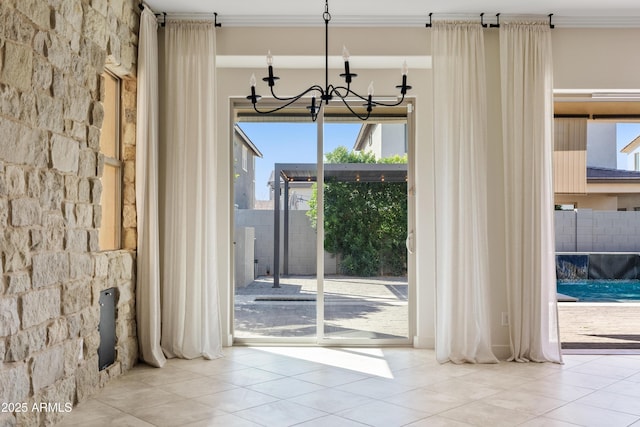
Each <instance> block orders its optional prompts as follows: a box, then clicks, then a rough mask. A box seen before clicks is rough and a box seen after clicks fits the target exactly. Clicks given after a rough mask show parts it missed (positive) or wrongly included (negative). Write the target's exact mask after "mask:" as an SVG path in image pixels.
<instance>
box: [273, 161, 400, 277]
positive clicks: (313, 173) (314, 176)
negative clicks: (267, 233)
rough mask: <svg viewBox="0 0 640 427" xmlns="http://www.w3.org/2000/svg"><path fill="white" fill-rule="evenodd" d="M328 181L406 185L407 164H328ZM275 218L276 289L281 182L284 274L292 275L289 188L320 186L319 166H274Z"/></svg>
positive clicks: (278, 263) (298, 164)
mask: <svg viewBox="0 0 640 427" xmlns="http://www.w3.org/2000/svg"><path fill="white" fill-rule="evenodd" d="M322 169H323V174H324V180H325V181H328V180H334V181H338V182H406V181H407V164H406V163H402V164H396V163H394V164H384V163H325V164H323V165H322ZM273 176H274V184H273V187H274V194H273V198H274V207H273V210H274V215H273V217H274V218H273V221H274V223H273V256H274V262H273V287H274V288H279V287H280V243H281V242H280V240H281V239H280V187H281V186H280V185H279V184H280V183H279V182H278V181H279V180H280V179H281V180H282V181H283V185H282V190H283V191H284V198H283V203H284V209H283V214H284V233H283V237H284V242H283V265H282V267H283V268H282V269H283V274H285V275H288V274H289V185H290V183H292V182H317V180H318V168H317V165H316V164H315V163H276V164H275V165H274V174H273Z"/></svg>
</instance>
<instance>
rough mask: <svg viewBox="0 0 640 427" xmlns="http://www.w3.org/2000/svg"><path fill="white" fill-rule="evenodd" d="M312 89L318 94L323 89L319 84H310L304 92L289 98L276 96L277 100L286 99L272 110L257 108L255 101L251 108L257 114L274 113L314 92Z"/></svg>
mask: <svg viewBox="0 0 640 427" xmlns="http://www.w3.org/2000/svg"><path fill="white" fill-rule="evenodd" d="M314 91H316V92H320V94H322V93H323V90H322V88H321V87H320V86H318V85H314V86H311V87H310V88H309V89H307V90H305V91H304V92H302V93H301V94H299V95H296V96H292V97H289V98H286V99H285V98H282V99H280V98H277V97H276V99H278V100H279V101H286V102H285V103H284V104H282V105H281V106H279V107H276V108H274V109H272V110H258V107H257V105H256V104H257V103H254V104H253V109H254V110H255V112H256V113H259V114H271V113H275V112H277V111H280V110H283V109H285V108H287V107H289V106H290V105H292V104H293V103H295V102H296V101H299V100H300V99H301V98H302V97H303V96H305V95H306V94H308V93H309V92H314ZM274 97H275V95H274Z"/></svg>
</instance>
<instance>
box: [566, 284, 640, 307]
mask: <svg viewBox="0 0 640 427" xmlns="http://www.w3.org/2000/svg"><path fill="white" fill-rule="evenodd" d="M557 286H558V288H557V289H558V293H560V294H564V295H569V296H572V297H575V298H578V302H640V280H558V284H557Z"/></svg>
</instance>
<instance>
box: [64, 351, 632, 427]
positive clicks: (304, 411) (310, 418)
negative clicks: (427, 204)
mask: <svg viewBox="0 0 640 427" xmlns="http://www.w3.org/2000/svg"><path fill="white" fill-rule="evenodd" d="M224 353H225V357H224V358H221V359H216V360H212V361H211V360H202V359H198V360H191V361H186V360H178V359H174V360H170V361H168V363H167V365H166V366H165V367H164V368H162V369H155V368H151V367H148V366H146V365H140V366H137V367H136V368H134V369H133V370H132V371H130V372H128V373H127V374H126V375H124V376H122V377H121V378H118V379H116V380H114V381H112V382H111V383H109V384H108V385H107V386H106V387H105V388H104V389H103V390H101V391H100V392H99V394H97V395H96V396H95V397H94V398H93V399H90V400H88V401H85V402H83V403H81V404H80V405H78V406H77V407H76V408H74V410H73V411H72V412H71V414H69V415H68V416H67V417H66V418H65V419H64V420H63V421H62V423H61V424H60V425H62V426H92V427H95V426H113V425H117V426H192V427H200V426H224V427H235V426H238V427H240V426H242V427H244V426H247V427H249V426H268V427H277V426H291V425H296V426H309V427H310V426H322V427H341V426H384V427H391V426H454V427H455V426H515V425H519V426H574V425H580V426H607V427H614V426H631V425H633V426H636V427H640V356H638V355H569V356H565V364H564V365H556V364H534V363H509V362H502V363H500V364H497V365H453V364H444V365H440V364H438V363H437V362H436V361H435V355H434V352H433V351H430V350H416V349H410V348H326V347H233V348H227V349H225V350H224Z"/></svg>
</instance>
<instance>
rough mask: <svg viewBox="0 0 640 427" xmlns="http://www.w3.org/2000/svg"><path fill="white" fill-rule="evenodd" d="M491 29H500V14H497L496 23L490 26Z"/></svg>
mask: <svg viewBox="0 0 640 427" xmlns="http://www.w3.org/2000/svg"><path fill="white" fill-rule="evenodd" d="M489 28H500V14H499V13H496V23H495V24H489Z"/></svg>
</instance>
